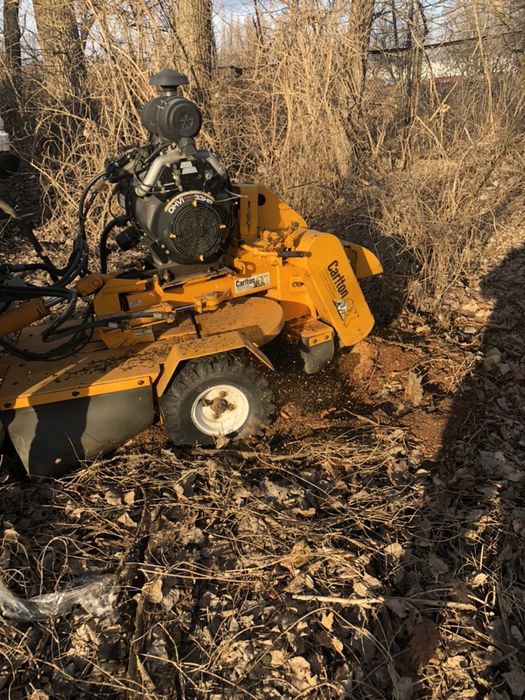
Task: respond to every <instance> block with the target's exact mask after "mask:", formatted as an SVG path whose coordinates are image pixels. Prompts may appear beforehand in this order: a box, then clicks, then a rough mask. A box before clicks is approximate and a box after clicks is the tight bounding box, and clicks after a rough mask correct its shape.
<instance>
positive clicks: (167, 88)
mask: <svg viewBox="0 0 525 700" xmlns="http://www.w3.org/2000/svg"><path fill="white" fill-rule="evenodd" d="M150 83H151V84H152V85H155V86H157V87H158V88H160V95H159V96H157V97H155V98H153V99H152V100H150V101H149V102H148V103H147V104H146V105H145V106H144V108H143V110H142V115H141V116H142V123H143V125H144V126H145V127H146V129H147V130H148V132H149V140H148V143H147V144H146V145H143V146H140V147H133V148H127V149H125V150H124V151H123V152H122V153H121V154H120V155H119V156H117V157H116V158H112V159H110V160H108V161H107V163H106V179H107V180H109V181H110V182H114V183H116V185H117V189H118V192H119V198H120V201H121V203H122V204H123V206H124V207H125V210H126V217H127V221H128V224H129V227H128V228H127V229H125V230H124V231H122V232H121V233H119V234H118V235H117V236H116V237H115V240H116V242H117V244H118V245H119V247H120V248H121V249H122V250H130V249H131V248H133V247H135V246H136V245H138V244H139V243H140V242H142V243H145V244H146V245H147V247H148V248H149V250H150V253H151V257H152V260H153V263H154V265H156V266H157V267H160V266H164V265H174V264H179V265H193V264H198V263H206V264H209V263H213V262H216V261H217V260H219V259H220V257H221V255H222V253H223V252H224V250H225V248H226V246H227V244H228V240H229V238H230V236H231V234H232V232H233V229H234V226H235V218H236V213H237V202H238V197H237V196H236V195H235V194H234V193H232V192H231V184H230V179H229V176H228V172H227V170H226V168H225V167H224V165H223V164H222V163H221V161H220V160H219V158H218V157H217V156H216V155H215V154H213V153H211V152H209V151H205V150H197V147H196V145H195V138H196V137H197V135H198V134H199V132H200V129H201V124H202V118H201V113H200V111H199V109H198V107H197V105H196V104H194V103H193V102H192V101H191V100H188V99H186V98H184V97H182V96H181V95H179V93H178V88H179V87H181V86H183V85H188V79H187V78H186V77H185V76H183V75H181V74H180V73H177V72H176V71H173V70H167V69H166V70H163V71H161V72H160V73H158V74H156V75H154V76H153V77H152V78H151V80H150Z"/></svg>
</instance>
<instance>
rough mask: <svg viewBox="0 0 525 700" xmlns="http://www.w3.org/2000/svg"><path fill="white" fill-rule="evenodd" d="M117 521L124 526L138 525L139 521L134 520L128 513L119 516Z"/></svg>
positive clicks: (133, 526) (132, 526)
mask: <svg viewBox="0 0 525 700" xmlns="http://www.w3.org/2000/svg"><path fill="white" fill-rule="evenodd" d="M117 522H118V523H122V525H124V527H129V528H135V527H137V523H136V522H135V521H134V520H132V519H131V518H130V517H129V515H128V514H127V513H123V514H122V515H121V516H120V517H119V518H117Z"/></svg>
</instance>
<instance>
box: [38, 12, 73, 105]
mask: <svg viewBox="0 0 525 700" xmlns="http://www.w3.org/2000/svg"><path fill="white" fill-rule="evenodd" d="M33 7H34V10H35V19H36V25H37V30H38V40H39V43H40V52H41V54H42V62H43V65H44V85H45V87H46V89H47V91H48V92H49V94H50V95H52V96H53V97H54V98H56V99H57V100H59V101H60V102H76V100H77V98H79V97H80V95H81V92H82V87H83V82H84V79H85V75H86V69H85V63H84V53H83V51H82V43H81V40H80V34H79V30H78V25H77V21H76V18H75V11H74V7H73V1H72V0H33Z"/></svg>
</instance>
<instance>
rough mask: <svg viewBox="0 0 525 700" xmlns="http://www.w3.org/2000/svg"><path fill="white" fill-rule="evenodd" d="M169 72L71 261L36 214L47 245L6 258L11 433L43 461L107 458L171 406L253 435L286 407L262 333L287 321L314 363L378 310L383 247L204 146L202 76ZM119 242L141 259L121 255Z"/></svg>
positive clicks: (4, 409)
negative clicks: (55, 258) (27, 255)
mask: <svg viewBox="0 0 525 700" xmlns="http://www.w3.org/2000/svg"><path fill="white" fill-rule="evenodd" d="M151 83H152V84H153V85H155V86H157V88H159V92H160V94H159V95H158V96H157V97H155V98H154V99H152V100H150V101H149V102H148V103H147V104H146V105H145V107H144V108H143V110H142V122H143V125H144V127H145V128H146V130H147V132H148V140H147V143H145V144H142V145H138V146H133V147H129V148H125V149H123V150H122V151H121V152H120V153H119V155H118V156H116V157H114V158H110V159H108V160H107V161H106V164H105V169H104V172H102V173H100V174H99V175H97V176H96V177H95V178H93V179H92V180H91V182H90V183H89V184H88V185H87V187H86V188H85V190H84V192H83V194H82V196H81V200H80V203H79V214H78V216H79V229H78V233H77V234H76V235H75V237H74V240H73V245H72V252H71V254H70V257H69V260H68V263H67V264H66V265H65V267H63V268H58V267H57V266H56V265H55V264H54V263H53V262H52V260H51V259H50V257H49V254H48V253H47V252H46V251H45V249H44V248H43V246H42V245H41V244H40V242H39V241H38V239H37V238H36V236H35V235H34V233H33V230H32V228H31V227H30V226H28V225H27V224H25V223H24V222H23V221H22V222H20V223H19V227H20V228H21V230H22V231H25V233H26V235H27V237H28V239H29V241H30V242H31V243H32V246H33V247H34V250H35V252H36V254H37V255H38V258H35V259H37V262H31V263H29V262H27V263H25V264H24V263H21V262H20V261H19V260H18V261H15V262H14V263H13V264H9V263H5V264H2V265H1V266H0V346H1V347H2V348H3V351H4V354H3V355H2V356H0V382H1V383H0V421H1V422H0V440H1V441H3V442H4V444H5V446H8V447H9V449H13V448H14V450H15V451H16V453H17V454H18V457H19V458H20V460H21V461H22V463H23V465H24V467H25V469H26V470H27V471H28V473H29V474H31V475H60V474H62V473H64V472H65V471H67V470H68V469H70V468H71V467H72V466H73V465H78V463H79V462H86V461H87V462H89V461H93V460H96V459H97V458H98V457H100V456H103V455H107V454H109V453H110V452H111V451H112V450H114V449H116V448H117V447H119V446H120V445H122V444H124V443H125V442H126V441H127V440H129V439H130V438H132V437H134V436H136V435H137V434H138V433H140V432H141V431H142V430H144V429H146V428H147V427H149V426H150V425H152V424H153V423H154V422H156V421H162V422H163V424H164V426H165V428H166V430H167V432H168V434H169V436H170V438H171V441H172V442H173V443H174V444H175V445H195V444H200V445H215V444H216V442H217V439H218V438H219V437H220V436H227V437H228V438H230V439H232V438H237V439H244V438H247V437H248V436H250V435H251V434H254V433H257V432H258V431H259V430H260V429H261V427H263V426H264V425H265V424H268V423H269V422H270V419H271V416H272V410H273V400H272V394H271V390H270V386H269V384H268V381H267V379H266V378H265V374H267V371H266V370H265V367H266V368H270V369H271V368H272V364H271V362H270V360H269V359H268V357H267V356H266V355H265V354H264V352H263V350H262V349H261V348H263V347H264V346H265V345H266V344H267V343H269V342H270V341H272V340H273V339H275V338H277V336H279V335H280V334H282V335H283V336H284V338H285V339H286V340H288V341H290V342H291V343H295V344H296V345H297V346H298V350H299V352H300V354H301V356H302V359H303V361H304V369H305V371H306V373H307V374H312V373H314V372H316V371H317V370H319V369H320V368H321V367H323V366H324V365H325V364H326V363H327V362H329V361H330V360H331V359H332V357H333V354H334V344H335V342H337V343H338V345H339V346H343V347H344V346H351V345H354V344H355V343H357V342H359V341H360V340H362V339H363V338H365V337H366V336H367V335H368V333H369V332H370V330H371V329H372V326H373V323H374V320H373V317H372V314H371V312H370V310H369V307H368V305H367V303H366V301H365V298H364V296H363V293H362V290H361V288H360V285H359V282H358V280H359V279H361V278H363V277H367V276H370V275H375V274H379V273H380V272H381V271H382V269H381V265H380V263H379V261H378V260H377V258H376V257H375V256H374V255H373V254H372V253H371V252H370V251H369V250H367V249H365V248H363V247H361V246H359V245H354V244H352V243H346V242H344V241H341V240H340V238H338V237H337V236H335V235H332V234H328V233H319V232H317V231H313V230H310V229H309V228H308V226H307V224H306V222H305V220H304V219H303V218H302V216H301V215H300V214H298V213H297V212H296V211H294V210H293V209H291V208H290V207H289V206H288V205H287V204H286V203H284V202H283V201H281V200H279V199H278V198H277V197H276V196H275V195H274V194H272V193H271V192H270V191H268V190H267V189H266V188H265V187H263V186H261V185H245V184H233V183H232V182H231V181H230V178H229V175H228V171H227V169H226V168H225V166H224V165H223V164H222V162H221V160H220V159H219V158H218V156H217V155H215V154H214V153H212V152H209V151H206V150H198V149H197V146H196V143H195V138H196V137H197V135H198V134H199V131H200V128H201V114H200V111H199V109H198V107H197V106H196V105H195V104H194V103H193V102H192V101H190V100H188V99H186V98H185V97H183V96H182V95H181V94H180V92H179V88H180V87H181V86H183V85H187V84H188V81H187V79H186V78H185V77H184V76H182V75H181V74H179V73H177V72H176V71H173V70H164V71H162V72H161V73H158V74H157V75H155V76H153V77H152V79H151ZM104 185H109V186H111V187H113V190H114V195H115V197H116V198H117V200H118V202H119V204H120V207H121V212H122V213H120V214H118V215H117V216H115V218H113V219H112V220H111V221H110V222H109V223H108V224H107V225H106V226H105V228H104V229H103V231H102V233H101V238H100V251H99V252H100V262H99V265H98V266H97V268H98V269H99V271H94V270H93V269H92V268H90V261H89V257H88V242H87V234H86V219H87V217H88V214H89V211H90V209H91V208H92V205H93V202H94V200H95V198H96V197H97V194H98V193H99V192H100V191H101V189H102V186H104ZM12 213H13V214H14V212H12ZM115 249H116V250H121V251H128V250H132V249H136V250H135V252H136V255H135V259H136V260H139V259H140V263H138V262H132V263H128V264H127V265H126V266H124V265H122V264H121V266H120V269H119V266H118V265H115V266H114V267H115V268H116V269H115V270H110V271H108V259H109V256H110V253H111V254H113V253H114V251H115ZM140 251H143V253H142V254H141V255H142V257H141V255H140ZM44 319H45V320H44Z"/></svg>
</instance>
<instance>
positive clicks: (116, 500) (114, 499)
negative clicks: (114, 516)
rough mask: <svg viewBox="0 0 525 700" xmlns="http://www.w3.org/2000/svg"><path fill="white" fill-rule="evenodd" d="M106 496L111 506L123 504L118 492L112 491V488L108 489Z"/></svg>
mask: <svg viewBox="0 0 525 700" xmlns="http://www.w3.org/2000/svg"><path fill="white" fill-rule="evenodd" d="M104 497H105V499H106V503H108V504H109V505H110V506H120V505H121V504H122V501H121V500H120V496H119V495H118V493H115V492H114V491H111V489H110V490H109V491H106V493H105V494H104Z"/></svg>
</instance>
